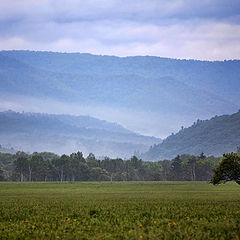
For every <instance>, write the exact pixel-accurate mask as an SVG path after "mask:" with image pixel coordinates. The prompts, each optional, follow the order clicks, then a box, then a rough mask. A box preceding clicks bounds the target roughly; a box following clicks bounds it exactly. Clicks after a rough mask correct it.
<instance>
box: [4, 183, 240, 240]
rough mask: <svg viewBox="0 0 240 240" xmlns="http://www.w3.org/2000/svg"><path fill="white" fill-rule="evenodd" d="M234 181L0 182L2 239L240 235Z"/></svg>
mask: <svg viewBox="0 0 240 240" xmlns="http://www.w3.org/2000/svg"><path fill="white" fill-rule="evenodd" d="M239 199H240V191H239V186H238V185H237V184H235V183H227V184H224V185H219V186H213V185H211V184H208V183H206V182H112V183H111V182H76V183H56V182H55V183H50V182H47V183H30V182H28V183H12V182H11V183H8V182H2V183H0V213H1V218H0V239H98V240H101V239H116V240H118V239H122V240H123V239H157V240H159V239H160V240H161V239H195V240H198V239H214V240H215V239H240V230H239V224H240V217H239V216H240V200H239Z"/></svg>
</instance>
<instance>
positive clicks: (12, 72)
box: [0, 51, 240, 136]
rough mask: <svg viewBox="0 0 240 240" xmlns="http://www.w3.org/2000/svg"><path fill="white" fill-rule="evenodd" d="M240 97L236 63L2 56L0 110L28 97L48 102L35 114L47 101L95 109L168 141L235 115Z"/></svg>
mask: <svg viewBox="0 0 240 240" xmlns="http://www.w3.org/2000/svg"><path fill="white" fill-rule="evenodd" d="M239 92H240V61H237V60H235V61H216V62H208V61H194V60H176V59H168V58H160V57H150V56H145V57H124V58H120V57H114V56H97V55H91V54H80V53H52V52H33V51H1V52H0V95H2V96H3V97H2V99H3V100H4V101H3V100H2V99H0V100H2V101H1V102H2V103H0V108H2V109H3V108H6V104H8V105H7V106H10V107H11V106H12V107H14V108H11V109H17V110H19V109H23V110H26V111H29V109H33V108H34V107H35V108H36V106H34V104H33V103H32V100H28V101H27V103H28V104H26V101H25V102H21V97H24V98H28V97H29V98H31V99H32V98H34V99H45V98H46V99H48V102H47V104H45V105H44V106H41V109H39V108H38V109H37V110H36V111H38V112H40V110H41V112H47V110H48V112H49V111H50V110H49V106H50V105H51V101H50V100H54V101H59V102H61V103H62V102H64V103H65V104H69V106H70V105H71V104H76V105H78V106H79V105H80V106H81V107H84V108H85V109H87V108H90V106H94V107H95V106H99V109H100V110H99V113H98V114H100V115H101V114H102V115H101V116H102V117H101V119H106V120H108V119H115V120H114V121H116V122H122V123H123V122H124V123H126V124H124V126H125V125H126V126H128V128H130V129H133V130H134V131H137V132H142V133H144V134H151V135H156V136H166V135H168V134H169V133H171V132H174V131H176V130H177V129H179V128H180V126H181V125H184V126H188V125H189V124H190V123H191V122H193V121H194V119H197V118H202V119H206V118H209V117H211V116H214V115H216V114H217V115H219V114H229V113H232V112H235V111H237V110H238V109H239V106H240V94H239ZM0 98H1V96H0ZM7 101H8V103H6V102H7ZM3 102H4V103H3ZM31 103H32V105H31ZM4 104H5V105H4ZM30 105H31V108H30V107H29V106H30ZM25 108H26V109H25ZM35 108H34V109H35ZM59 108H60V110H61V104H60V107H59ZM68 109H71V108H70V107H69V108H68ZM106 109H107V110H106ZM109 109H110V110H109ZM116 111H117V113H118V114H119V116H115V113H116ZM50 112H51V111H50ZM94 112H95V111H94V108H93V109H90V110H89V112H88V113H89V115H91V116H94ZM112 112H114V113H112ZM81 115H82V114H81ZM128 119H130V120H128Z"/></svg>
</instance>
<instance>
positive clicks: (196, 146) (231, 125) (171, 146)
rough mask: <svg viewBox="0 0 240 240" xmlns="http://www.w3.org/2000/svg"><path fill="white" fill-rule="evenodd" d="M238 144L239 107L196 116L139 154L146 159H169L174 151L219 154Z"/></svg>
mask: <svg viewBox="0 0 240 240" xmlns="http://www.w3.org/2000/svg"><path fill="white" fill-rule="evenodd" d="M238 146H240V110H239V111H238V112H237V113H234V114H231V115H222V116H215V117H213V118H211V119H210V120H198V121H197V122H194V124H193V125H192V126H191V127H188V128H183V129H181V130H180V131H179V132H178V133H176V134H172V135H171V136H169V137H167V138H166V139H164V140H163V142H162V143H160V144H158V145H155V146H153V147H151V148H150V149H149V151H148V152H146V153H145V154H143V155H142V158H143V159H147V160H154V161H156V160H160V159H161V160H163V159H171V158H173V157H175V156H176V155H178V154H185V153H187V154H193V155H199V154H200V153H201V152H204V153H205V154H206V155H214V156H221V155H222V154H223V153H228V152H236V149H237V147H238Z"/></svg>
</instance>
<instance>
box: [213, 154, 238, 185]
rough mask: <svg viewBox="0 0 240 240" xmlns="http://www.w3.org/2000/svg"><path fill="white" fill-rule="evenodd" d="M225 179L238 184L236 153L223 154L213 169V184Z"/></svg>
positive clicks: (222, 181) (223, 181)
mask: <svg viewBox="0 0 240 240" xmlns="http://www.w3.org/2000/svg"><path fill="white" fill-rule="evenodd" d="M227 181H235V182H236V183H238V184H240V155H239V154H238V153H228V154H223V158H222V161H221V163H220V164H219V166H218V167H217V168H216V169H215V170H214V176H213V178H212V181H211V182H212V183H213V184H214V185H216V184H220V183H225V182H227Z"/></svg>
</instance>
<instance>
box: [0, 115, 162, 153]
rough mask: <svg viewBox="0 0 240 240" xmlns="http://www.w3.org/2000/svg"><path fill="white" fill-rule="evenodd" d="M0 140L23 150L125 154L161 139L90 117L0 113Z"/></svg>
mask: <svg viewBox="0 0 240 240" xmlns="http://www.w3.org/2000/svg"><path fill="white" fill-rule="evenodd" d="M0 133H1V134H0V143H2V144H11V145H12V146H15V147H16V148H17V149H22V150H25V151H52V152H56V153H63V152H64V151H65V152H67V153H70V152H73V151H78V150H79V151H83V152H84V153H85V154H87V153H90V152H93V153H95V154H96V155H98V156H99V155H101V156H103V155H109V156H112V157H117V156H119V157H127V156H131V155H133V154H134V152H135V151H139V152H143V151H146V150H147V148H148V147H149V146H150V145H152V144H153V143H159V142H160V139H157V138H154V137H147V136H142V135H138V134H135V133H134V132H131V131H129V130H127V129H125V128H123V127H122V126H120V125H118V124H116V123H109V122H106V121H103V120H98V119H96V118H92V117H89V116H71V115H54V114H40V113H18V112H13V111H6V112H1V113H0Z"/></svg>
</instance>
